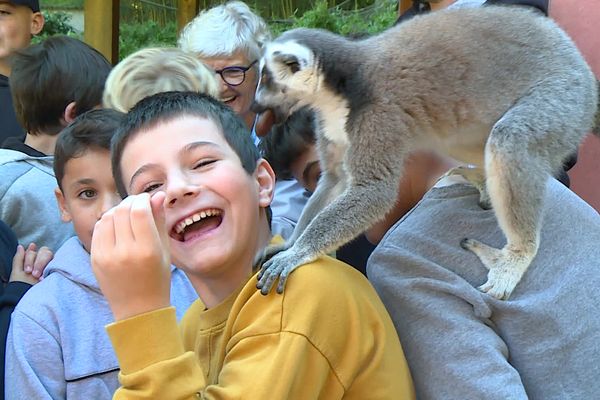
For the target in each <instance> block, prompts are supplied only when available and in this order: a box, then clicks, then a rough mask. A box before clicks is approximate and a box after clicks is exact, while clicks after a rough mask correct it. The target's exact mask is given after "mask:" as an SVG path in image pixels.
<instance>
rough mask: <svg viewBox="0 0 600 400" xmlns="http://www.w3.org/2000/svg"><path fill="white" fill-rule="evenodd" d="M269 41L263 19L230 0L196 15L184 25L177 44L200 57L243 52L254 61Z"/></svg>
mask: <svg viewBox="0 0 600 400" xmlns="http://www.w3.org/2000/svg"><path fill="white" fill-rule="evenodd" d="M269 40H271V33H270V31H269V27H268V26H267V24H266V22H265V21H264V20H263V19H262V18H261V17H259V16H258V15H256V14H255V13H254V12H253V11H252V10H251V9H250V8H249V7H248V6H247V5H246V4H245V3H243V2H241V1H231V2H228V3H226V4H222V5H220V6H216V7H213V8H211V9H208V10H204V11H202V12H201V13H200V14H198V15H197V16H196V17H195V18H194V19H193V20H192V21H191V22H189V23H188V24H187V25H186V26H185V28H183V30H182V32H181V34H180V35H179V40H178V46H179V47H180V48H181V49H182V50H184V51H188V52H192V53H194V54H196V55H198V56H199V57H223V56H225V57H227V56H231V55H233V54H234V53H236V52H238V51H242V52H243V53H244V54H245V55H246V57H247V58H248V61H254V60H256V59H259V58H260V55H261V48H262V46H263V45H264V44H265V42H268V41H269Z"/></svg>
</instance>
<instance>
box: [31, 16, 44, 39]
mask: <svg viewBox="0 0 600 400" xmlns="http://www.w3.org/2000/svg"><path fill="white" fill-rule="evenodd" d="M45 22H46V20H45V19H44V15H43V14H42V13H41V12H36V13H33V14H32V16H31V27H30V29H29V31H30V33H31V35H32V36H35V35H37V34H39V33H40V32H41V31H42V29H44V23H45Z"/></svg>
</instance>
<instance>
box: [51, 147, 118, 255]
mask: <svg viewBox="0 0 600 400" xmlns="http://www.w3.org/2000/svg"><path fill="white" fill-rule="evenodd" d="M62 188H63V189H62V191H61V190H60V189H58V188H57V189H56V190H55V194H56V199H57V201H58V205H59V208H60V211H61V216H62V220H63V221H64V222H73V226H74V228H75V233H76V234H77V236H78V237H79V240H80V241H81V243H83V247H85V249H86V250H87V252H88V253H89V252H90V245H91V243H92V233H93V232H94V226H95V225H96V221H98V220H99V219H100V217H102V214H104V213H105V212H106V211H107V210H109V209H111V208H112V207H114V206H116V205H117V204H119V202H120V201H121V197H120V196H119V195H118V194H117V188H116V185H115V181H114V179H113V176H112V173H111V164H110V152H109V151H108V150H100V149H89V150H87V151H86V152H85V153H84V154H83V155H82V156H81V157H77V158H72V159H70V160H69V161H67V163H66V164H65V173H64V176H63V179H62Z"/></svg>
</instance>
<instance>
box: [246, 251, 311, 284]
mask: <svg viewBox="0 0 600 400" xmlns="http://www.w3.org/2000/svg"><path fill="white" fill-rule="evenodd" d="M267 250H268V249H267ZM313 260H314V258H311V257H306V256H305V257H303V256H300V255H298V254H297V253H296V252H295V251H294V247H291V248H289V249H287V250H285V251H282V252H279V251H278V252H277V254H274V255H272V257H270V258H269V259H268V260H267V261H265V262H264V263H263V265H262V267H261V270H260V272H259V274H258V283H257V284H256V287H257V288H258V289H260V293H261V294H263V295H267V294H269V292H270V291H271V289H272V288H273V285H274V284H275V281H276V280H277V278H279V284H278V285H277V293H279V294H281V293H283V290H284V289H285V284H286V282H287V278H288V276H289V274H290V273H291V272H292V271H293V270H295V269H296V268H298V267H299V266H301V265H304V264H306V263H309V262H311V261H313Z"/></svg>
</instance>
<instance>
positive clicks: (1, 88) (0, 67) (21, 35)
mask: <svg viewBox="0 0 600 400" xmlns="http://www.w3.org/2000/svg"><path fill="white" fill-rule="evenodd" d="M43 27H44V16H43V15H42V13H41V12H40V5H39V2H38V1H37V0H10V1H6V0H0V144H2V143H3V142H4V140H6V138H8V137H18V138H20V139H22V138H23V137H24V136H25V135H24V132H23V129H22V128H21V126H20V125H19V123H18V122H17V118H16V116H15V112H14V109H13V103H12V99H11V95H10V88H9V86H8V77H9V76H10V64H9V57H10V56H11V55H12V54H13V53H14V52H15V51H16V50H20V49H24V48H26V47H27V46H29V44H30V43H31V38H32V36H33V35H37V34H38V33H40V32H41V30H42V28H43Z"/></svg>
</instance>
